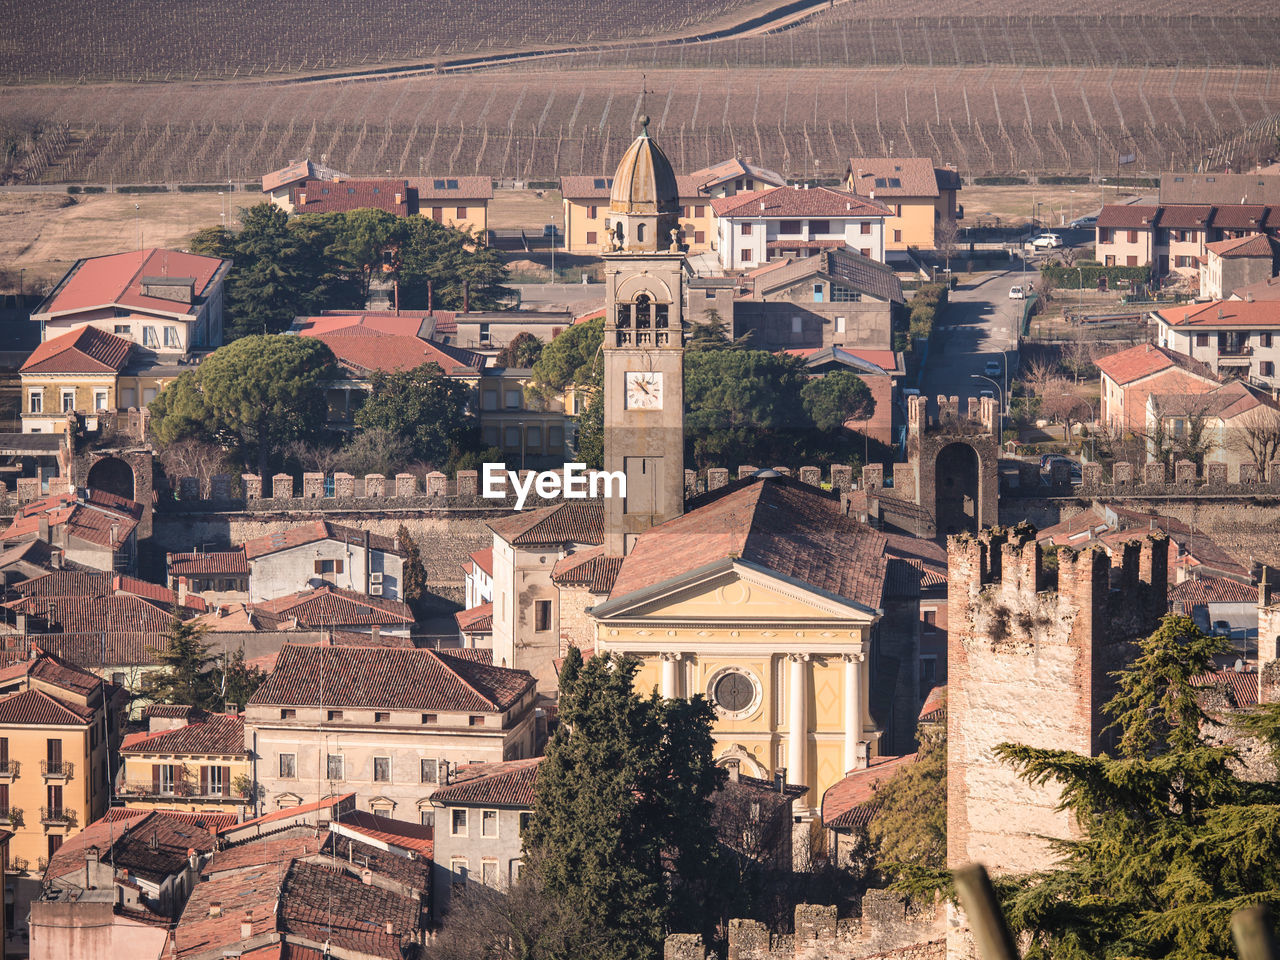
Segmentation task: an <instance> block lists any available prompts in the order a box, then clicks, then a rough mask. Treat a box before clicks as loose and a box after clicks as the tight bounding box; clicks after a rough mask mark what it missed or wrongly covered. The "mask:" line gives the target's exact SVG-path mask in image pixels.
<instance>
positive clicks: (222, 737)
mask: <svg viewBox="0 0 1280 960" xmlns="http://www.w3.org/2000/svg"><path fill="white" fill-rule="evenodd" d="M120 752H121V753H128V754H137V755H143V754H155V753H163V754H172V755H178V754H182V755H186V756H201V757H204V756H237V757H247V756H248V755H249V752H248V750H246V749H245V745H244V717H242V716H235V715H228V714H224V713H215V714H212V715H211V716H209V717H207V718H204V719H201V720H196V721H194V722H192V723H188V724H187V725H186V726H183V727H177V728H175V729H173V730H161V731H158V732H156V733H136V734H130V735H129V736H127V737H125V738H124V740H123V741H122V742H121V744H120Z"/></svg>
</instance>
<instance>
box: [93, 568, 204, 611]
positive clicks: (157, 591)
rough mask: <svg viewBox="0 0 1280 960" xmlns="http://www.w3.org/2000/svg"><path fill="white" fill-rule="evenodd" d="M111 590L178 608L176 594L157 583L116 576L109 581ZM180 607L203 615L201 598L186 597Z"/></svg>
mask: <svg viewBox="0 0 1280 960" xmlns="http://www.w3.org/2000/svg"><path fill="white" fill-rule="evenodd" d="M111 589H112V590H114V591H115V592H116V593H123V594H131V595H132V596H135V597H143V598H145V599H147V600H151V601H154V602H155V603H160V604H163V605H164V606H165V607H167V608H173V607H176V606H179V603H178V594H177V592H176V591H174V590H170V589H169V588H168V587H164V586H161V585H160V584H158V583H152V582H151V581H150V580H140V579H139V578H138V577H131V576H129V575H128V574H124V573H121V574H117V575H116V576H114V577H113V578H112V579H111ZM181 606H184V607H186V608H188V609H189V610H198V611H200V612H201V613H203V612H204V611H205V610H206V609H208V608H207V607H206V606H205V602H204V599H203V598H201V597H194V596H192V597H187V598H186V599H185V600H183V602H182V603H181Z"/></svg>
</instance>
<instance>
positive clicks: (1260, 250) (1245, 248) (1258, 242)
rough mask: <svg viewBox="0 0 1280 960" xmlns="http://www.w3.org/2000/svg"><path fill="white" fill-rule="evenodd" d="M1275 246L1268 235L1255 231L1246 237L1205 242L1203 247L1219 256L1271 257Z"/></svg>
mask: <svg viewBox="0 0 1280 960" xmlns="http://www.w3.org/2000/svg"><path fill="white" fill-rule="evenodd" d="M1275 246H1276V242H1275V241H1274V240H1272V239H1271V238H1270V237H1267V236H1264V235H1263V234H1261V233H1255V234H1253V235H1252V236H1248V237H1236V238H1234V239H1232V240H1219V241H1217V242H1216V243H1206V244H1205V247H1204V248H1205V249H1206V250H1208V251H1209V252H1210V253H1216V254H1217V255H1218V256H1220V257H1230V258H1234V257H1265V258H1267V259H1272V258H1273V257H1274V256H1275Z"/></svg>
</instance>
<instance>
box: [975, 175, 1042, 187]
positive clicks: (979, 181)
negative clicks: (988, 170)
mask: <svg viewBox="0 0 1280 960" xmlns="http://www.w3.org/2000/svg"><path fill="white" fill-rule="evenodd" d="M969 182H970V183H971V184H972V185H973V186H976V187H1014V186H1025V185H1026V184H1027V183H1028V182H1029V181H1028V180H1027V178H1026V177H974V178H972V179H971V180H970V181H969Z"/></svg>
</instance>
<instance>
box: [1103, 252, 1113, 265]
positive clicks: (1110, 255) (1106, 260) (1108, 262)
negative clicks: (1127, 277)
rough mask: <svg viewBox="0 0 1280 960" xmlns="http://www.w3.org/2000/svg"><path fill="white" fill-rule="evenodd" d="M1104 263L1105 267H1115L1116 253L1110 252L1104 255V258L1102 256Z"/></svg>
mask: <svg viewBox="0 0 1280 960" xmlns="http://www.w3.org/2000/svg"><path fill="white" fill-rule="evenodd" d="M1102 265H1103V266H1104V267H1114V266H1115V265H1116V258H1115V254H1113V253H1108V254H1107V255H1106V256H1105V257H1103V258H1102Z"/></svg>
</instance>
